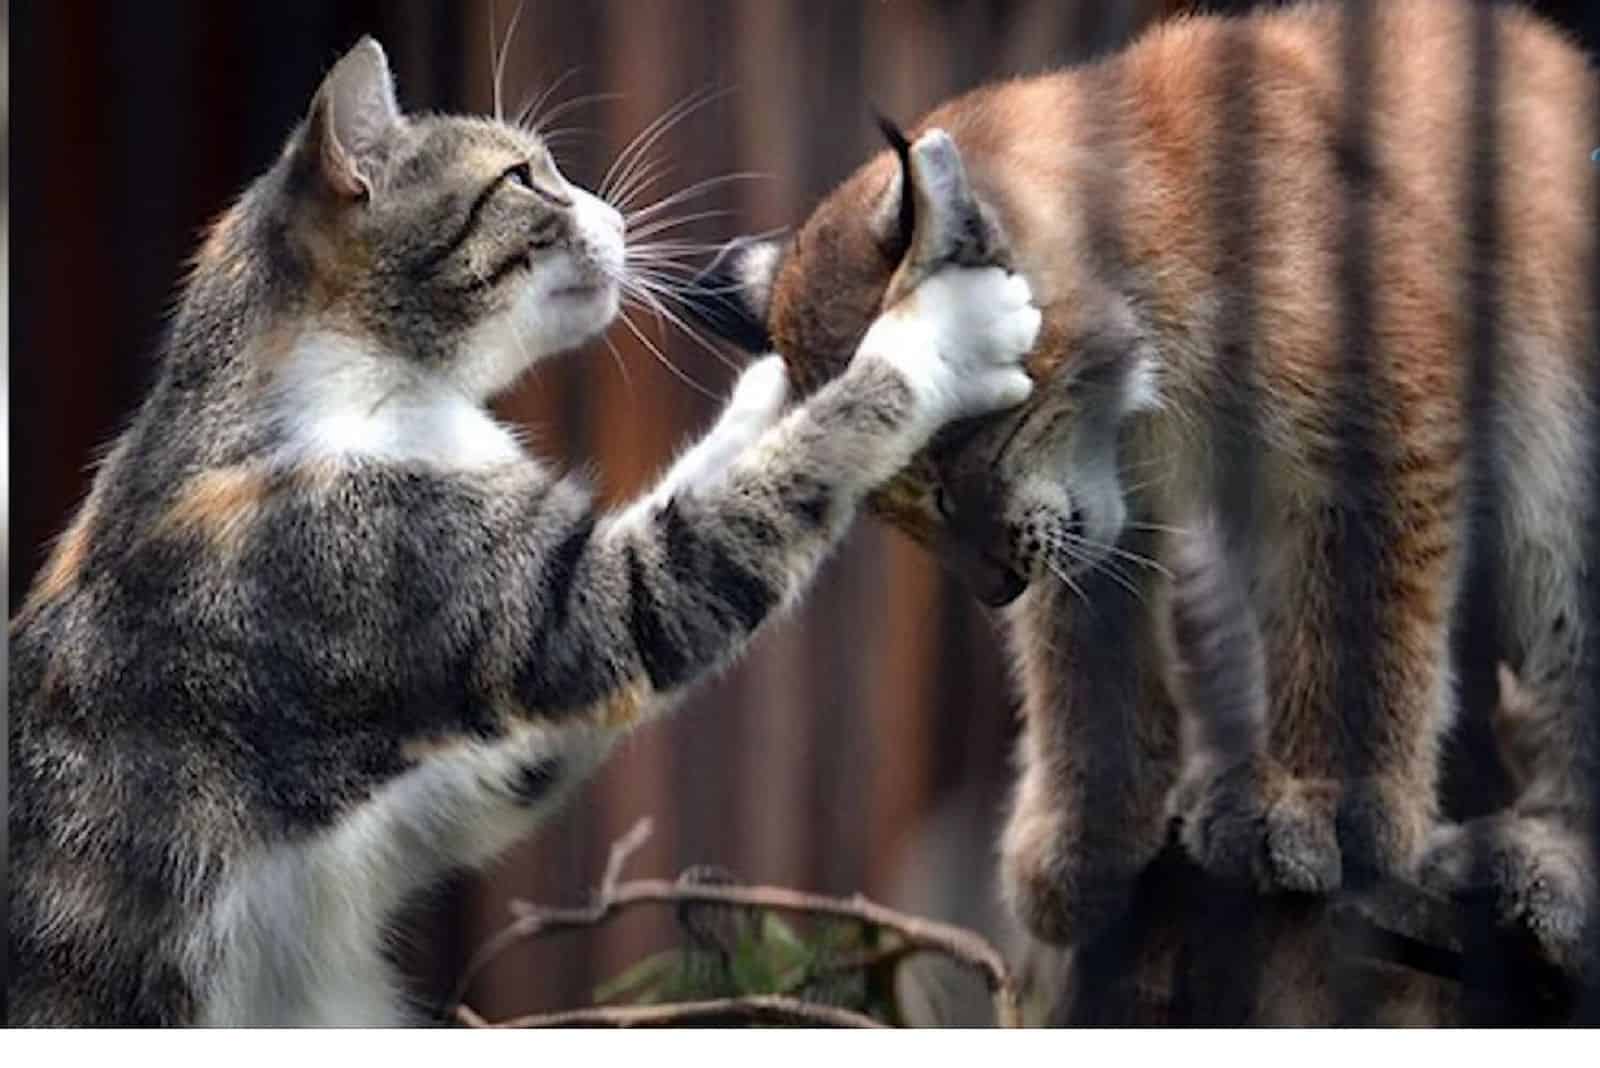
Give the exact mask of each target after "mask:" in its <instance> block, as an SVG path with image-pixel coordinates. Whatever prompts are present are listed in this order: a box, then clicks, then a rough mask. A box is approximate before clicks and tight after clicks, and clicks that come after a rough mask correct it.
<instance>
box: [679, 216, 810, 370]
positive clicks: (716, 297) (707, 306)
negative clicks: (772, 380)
mask: <svg viewBox="0 0 1600 1068" xmlns="http://www.w3.org/2000/svg"><path fill="white" fill-rule="evenodd" d="M788 247H789V242H788V240H786V239H784V240H779V239H771V238H735V239H734V240H733V241H730V242H728V244H726V245H724V246H723V247H722V249H721V251H719V252H718V253H717V256H716V258H715V259H713V260H712V261H711V263H710V264H709V265H708V266H707V267H706V268H705V270H703V271H701V272H700V273H699V274H698V275H696V276H695V278H694V280H693V281H692V282H690V283H689V287H688V289H687V290H686V291H685V292H684V293H683V294H682V296H683V300H684V303H685V305H686V306H687V308H688V310H689V313H690V314H691V315H693V316H694V318H695V319H696V320H698V321H699V322H700V323H702V324H703V325H704V326H705V327H706V328H707V329H708V330H710V331H712V332H713V333H715V334H716V335H717V336H718V337H721V338H723V339H725V340H727V341H731V342H733V343H734V344H735V345H738V346H739V347H740V348H742V349H744V350H745V351H746V352H752V353H758V354H759V353H766V352H771V351H772V337H771V335H770V334H769V333H768V332H767V313H768V312H769V311H770V310H771V307H772V286H773V283H774V281H775V280H776V279H777V276H778V267H779V266H780V265H781V264H782V262H783V256H784V253H785V252H786V251H787V250H788Z"/></svg>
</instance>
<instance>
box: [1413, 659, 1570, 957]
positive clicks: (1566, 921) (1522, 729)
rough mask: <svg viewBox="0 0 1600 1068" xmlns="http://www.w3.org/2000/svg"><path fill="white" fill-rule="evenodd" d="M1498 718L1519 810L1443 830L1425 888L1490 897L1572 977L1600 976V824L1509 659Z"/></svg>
mask: <svg viewBox="0 0 1600 1068" xmlns="http://www.w3.org/2000/svg"><path fill="white" fill-rule="evenodd" d="M1499 683H1500V692H1499V700H1498V703H1497V707H1496V709H1495V712H1494V716H1493V723H1494V733H1495V741H1496V743H1497V745H1498V747H1499V750H1500V755H1501V757H1502V759H1503V760H1504V762H1505V765H1506V770H1507V771H1508V772H1509V773H1510V775H1511V778H1512V782H1513V785H1514V786H1515V788H1516V789H1517V790H1518V792H1519V796H1518V800H1517V802H1516V803H1515V804H1513V805H1512V806H1511V808H1509V809H1507V810H1503V811H1501V812H1497V813H1493V814H1491V815H1488V816H1484V817H1482V818H1480V819H1476V820H1472V821H1469V822H1467V823H1464V824H1455V825H1451V826H1445V827H1440V828H1438V829H1436V830H1435V831H1434V833H1433V834H1432V835H1431V836H1430V838H1429V841H1428V845H1427V848H1426V850H1425V851H1424V853H1423V858H1422V862H1421V873H1420V874H1421V879H1422V882H1423V885H1424V886H1427V887H1429V888H1431V889H1434V890H1437V891H1440V892H1442V893H1447V894H1452V895H1457V896H1481V895H1485V894H1487V895H1490V896H1492V898H1493V901H1494V905H1495V908H1496V909H1497V911H1498V912H1499V914H1500V917H1501V919H1502V921H1503V922H1505V923H1506V924H1507V925H1508V926H1511V927H1514V928H1519V929H1522V930H1525V931H1527V932H1528V933H1529V934H1530V935H1531V936H1532V937H1533V938H1534V940H1535V941H1536V942H1537V943H1538V945H1539V947H1540V948H1541V950H1542V951H1543V952H1544V954H1545V956H1546V957H1547V958H1548V959H1549V960H1550V961H1551V962H1552V963H1553V964H1555V965H1557V966H1558V967H1560V968H1561V969H1563V970H1564V971H1566V972H1568V973H1569V974H1573V975H1578V976H1582V977H1584V978H1586V979H1588V980H1590V981H1593V980H1595V979H1596V978H1600V968H1597V963H1600V962H1597V960H1596V957H1597V953H1600V946H1597V944H1596V941H1597V939H1600V927H1597V923H1596V913H1597V909H1600V885H1597V880H1600V864H1597V862H1596V855H1595V838H1594V835H1595V830H1596V829H1595V828H1593V827H1591V826H1587V825H1586V824H1587V823H1588V820H1586V819H1585V818H1584V817H1583V813H1585V812H1587V811H1588V810H1589V807H1590V806H1588V805H1586V804H1584V803H1583V799H1581V798H1570V797H1569V798H1566V800H1567V801H1569V802H1574V803H1570V804H1562V800H1563V795H1565V794H1570V793H1572V792H1573V791H1572V789H1571V788H1570V787H1568V786H1567V785H1566V784H1564V782H1563V781H1562V775H1563V769H1564V768H1565V767H1566V766H1567V762H1566V761H1565V760H1562V759H1561V755H1560V754H1553V753H1550V752H1549V750H1550V747H1551V746H1552V745H1553V744H1559V742H1557V741H1555V733H1554V732H1553V731H1551V730H1550V726H1551V723H1550V720H1549V716H1548V714H1547V712H1546V711H1545V710H1543V709H1542V708H1541V707H1540V705H1539V702H1538V700H1537V698H1536V696H1535V695H1533V694H1532V693H1531V692H1530V691H1529V690H1527V689H1524V688H1523V686H1522V684H1521V682H1520V681H1519V680H1518V678H1517V676H1516V675H1515V674H1514V673H1513V672H1512V671H1511V669H1510V668H1509V667H1507V666H1506V665H1503V664H1502V665H1500V668H1499Z"/></svg>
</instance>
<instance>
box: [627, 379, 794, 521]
mask: <svg viewBox="0 0 1600 1068" xmlns="http://www.w3.org/2000/svg"><path fill="white" fill-rule="evenodd" d="M788 400H789V372H788V370H787V369H786V368H785V367H784V365H783V357H781V356H764V357H762V358H761V359H759V360H757V361H756V362H755V363H752V364H751V365H750V366H749V367H747V368H745V370H744V373H743V374H741V375H740V376H739V381H738V383H737V384H735V386H734V387H733V396H732V397H730V398H729V400H728V406H727V407H726V408H724V409H723V410H722V415H721V416H719V417H718V419H717V422H716V425H714V426H713V427H712V428H711V430H710V431H709V432H708V433H707V434H706V436H705V437H703V438H701V439H700V440H699V441H697V442H696V443H695V445H694V447H693V448H691V449H690V450H689V451H688V452H686V453H684V454H683V455H682V456H681V457H679V458H678V461H677V463H675V464H673V465H672V468H671V469H670V470H669V471H668V472H667V474H666V477H665V478H663V479H662V480H661V482H660V484H659V485H657V486H656V488H655V490H653V491H652V492H651V494H650V497H649V498H648V503H649V504H650V505H651V506H652V507H660V506H661V505H664V504H665V503H666V502H667V501H668V500H670V499H672V498H673V497H675V496H678V495H680V494H689V495H694V494H701V493H705V492H707V491H709V490H712V489H714V488H716V487H717V486H719V485H720V484H721V483H722V479H723V477H724V476H725V475H726V474H727V471H728V468H729V467H731V466H732V465H733V463H734V461H736V460H738V459H739V457H740V456H741V455H742V454H743V453H744V451H745V450H746V449H748V448H749V447H750V446H751V445H753V444H755V442H756V441H757V440H758V439H759V438H760V437H761V435H763V434H765V433H766V432H767V429H768V428H769V427H771V426H772V425H773V424H774V423H776V422H777V421H778V419H779V418H780V417H781V416H782V415H783V410H784V406H785V405H786V404H787V403H788Z"/></svg>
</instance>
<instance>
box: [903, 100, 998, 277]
mask: <svg viewBox="0 0 1600 1068" xmlns="http://www.w3.org/2000/svg"><path fill="white" fill-rule="evenodd" d="M902 160H903V163H902V167H901V170H902V177H901V179H900V182H899V192H898V196H899V197H900V198H901V199H900V202H899V203H898V204H896V205H895V211H894V217H893V218H894V222H895V224H896V225H897V226H898V227H900V228H901V229H902V230H904V229H905V228H907V227H909V229H910V236H909V238H908V239H906V240H905V241H904V248H905V253H904V255H903V257H902V258H901V260H900V267H899V269H898V270H897V271H896V272H895V277H894V280H893V281H892V282H891V283H890V287H889V289H890V291H889V293H888V294H887V295H886V297H885V300H886V302H887V303H893V302H894V301H895V300H896V299H898V298H899V297H900V296H902V295H904V294H905V293H907V292H909V291H910V290H911V289H913V288H915V287H916V286H917V285H918V284H919V283H920V282H921V281H922V280H923V279H924V278H926V277H927V276H928V275H929V274H931V273H932V272H934V271H936V270H938V269H939V268H940V267H943V266H946V265H947V264H961V265H965V266H972V267H979V266H988V265H998V266H1002V267H1007V266H1010V264H1009V252H1008V246H1007V242H1006V239H1005V235H1004V232H1003V231H1002V230H1001V227H1000V224H999V222H998V220H997V219H996V218H995V216H994V213H993V212H991V211H990V210H989V208H988V207H987V206H986V205H985V204H984V203H983V202H982V201H981V200H980V199H979V198H978V195H977V193H976V192H975V191H974V190H973V188H972V182H971V180H970V179H969V177H968V175H967V168H966V164H965V163H964V162H963V161H962V158H961V150H960V148H958V147H957V146H956V142H955V139H954V138H953V137H951V136H950V135H949V134H948V133H946V132H945V131H944V130H941V129H938V128H934V129H931V130H928V131H926V132H924V133H923V134H922V135H921V136H919V137H918V138H917V139H916V140H915V141H913V142H911V143H910V144H909V145H907V146H906V147H905V149H904V150H903V152H902ZM891 192H893V190H892V189H891ZM888 222H889V218H888V207H887V206H883V207H880V209H879V225H880V226H883V225H886V224H887V223H888Z"/></svg>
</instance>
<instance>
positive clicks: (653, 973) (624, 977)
mask: <svg viewBox="0 0 1600 1068" xmlns="http://www.w3.org/2000/svg"><path fill="white" fill-rule="evenodd" d="M682 956H683V954H682V953H680V952H679V951H678V950H676V949H668V950H664V951H662V952H660V953H656V954H654V955H652V956H649V957H646V958H645V959H644V960H642V961H640V962H639V963H637V964H635V965H632V966H631V967H629V968H628V970H627V971H625V972H623V973H622V974H621V975H619V976H616V977H615V978H613V979H611V980H610V981H609V982H606V983H603V984H602V985H600V986H599V987H597V988H595V992H594V1000H595V1001H596V1002H597V1003H600V1002H607V1001H612V1000H614V999H617V998H621V997H625V996H627V995H629V994H635V995H637V994H640V993H644V992H645V988H647V987H650V986H653V985H656V984H658V983H661V982H664V981H665V980H667V979H668V978H669V977H670V976H671V974H672V973H673V972H674V971H676V970H678V968H679V967H680V966H681V962H682Z"/></svg>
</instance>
